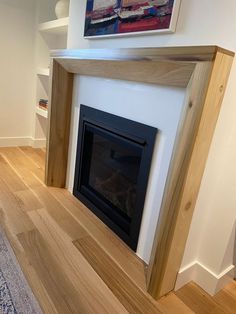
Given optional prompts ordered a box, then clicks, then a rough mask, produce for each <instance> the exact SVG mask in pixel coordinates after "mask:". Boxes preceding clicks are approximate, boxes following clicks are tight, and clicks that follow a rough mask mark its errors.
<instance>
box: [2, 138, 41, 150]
mask: <svg viewBox="0 0 236 314" xmlns="http://www.w3.org/2000/svg"><path fill="white" fill-rule="evenodd" d="M16 146H32V147H34V148H41V147H45V146H46V139H34V138H32V137H0V147H16Z"/></svg>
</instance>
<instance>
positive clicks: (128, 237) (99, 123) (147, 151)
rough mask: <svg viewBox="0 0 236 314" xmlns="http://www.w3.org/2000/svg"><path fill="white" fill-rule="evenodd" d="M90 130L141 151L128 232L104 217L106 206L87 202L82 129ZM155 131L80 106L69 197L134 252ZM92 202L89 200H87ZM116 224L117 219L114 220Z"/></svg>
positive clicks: (151, 128) (83, 134) (133, 122)
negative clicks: (119, 138)
mask: <svg viewBox="0 0 236 314" xmlns="http://www.w3.org/2000/svg"><path fill="white" fill-rule="evenodd" d="M88 126H91V127H92V128H98V129H100V130H102V131H103V132H109V133H110V134H113V135H114V136H119V137H121V138H123V139H124V140H127V141H132V142H133V143H134V144H135V145H138V146H139V147H140V148H142V158H141V163H140V171H139V175H138V184H137V200H136V206H135V212H134V215H133V216H132V219H131V222H130V225H129V231H128V232H127V231H125V229H124V228H121V227H120V226H119V225H118V224H117V223H115V221H114V220H116V219H111V217H109V215H107V214H106V213H105V212H107V213H108V210H109V209H108V208H105V206H106V204H104V203H102V202H100V203H101V206H102V208H103V209H101V208H99V207H98V206H97V204H98V203H99V202H97V204H96V205H95V204H94V203H93V202H92V201H91V199H89V198H88V195H89V191H88V190H86V189H87V188H86V187H85V186H83V184H82V172H83V167H84V166H85V165H84V163H83V158H84V156H85V154H86V152H85V145H84V136H85V128H86V127H88ZM157 131H158V130H157V129H156V128H154V127H150V126H147V125H144V124H141V123H138V122H135V121H132V120H129V119H125V118H122V117H120V116H116V115H113V114H110V113H107V112H103V111H100V110H97V109H94V108H91V107H88V106H85V105H81V106H80V119H79V130H78V142H77V153H76V167H75V179H74V189H73V194H74V195H75V196H76V197H77V198H78V199H79V200H80V201H81V202H82V203H84V204H85V205H86V206H87V207H88V208H89V209H90V210H91V211H92V212H93V213H95V214H96V216H97V217H99V218H100V219H101V220H102V221H103V222H104V223H105V224H106V225H107V226H108V227H110V229H112V230H113V231H114V232H115V233H116V234H117V235H118V236H119V237H120V238H121V239H122V240H123V241H124V242H125V243H126V244H127V245H128V246H129V247H130V248H131V249H133V250H134V251H136V249H137V243H138V237H139V231H140V226H141V221H142V214H143V207H144V202H145V196H146V190H147V185H148V177H149V171H150V167H151V160H152V154H153V149H154V144H155V139H156V134H157ZM91 198H92V197H91ZM117 219H118V220H119V218H118V217H117ZM120 219H122V217H121V218H120Z"/></svg>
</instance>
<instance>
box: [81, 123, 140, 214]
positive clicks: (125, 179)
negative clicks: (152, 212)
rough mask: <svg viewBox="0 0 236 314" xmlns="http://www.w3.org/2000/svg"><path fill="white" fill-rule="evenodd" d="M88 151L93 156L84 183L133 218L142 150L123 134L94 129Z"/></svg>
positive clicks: (88, 130)
mask: <svg viewBox="0 0 236 314" xmlns="http://www.w3.org/2000/svg"><path fill="white" fill-rule="evenodd" d="M85 143H86V146H87V147H86V148H85V150H86V151H88V150H89V151H90V154H91V156H90V157H89V158H88V159H87V162H89V165H88V166H87V167H85V168H84V169H85V170H84V172H83V178H82V180H83V183H84V184H85V185H87V187H88V188H91V189H92V190H94V192H95V193H97V194H98V195H99V196H100V197H102V198H103V199H104V200H105V201H108V202H109V203H111V204H112V206H113V207H114V208H115V209H116V210H118V211H120V213H121V214H123V215H124V216H127V217H128V218H132V215H133V211H134V209H135V203H136V196H137V182H138V175H139V168H140V163H141V157H142V149H141V147H139V145H137V144H136V143H133V142H132V141H129V140H126V139H125V140H124V139H123V138H122V137H120V136H119V135H112V134H107V132H104V131H102V129H101V130H97V129H96V128H93V127H87V128H86V131H85Z"/></svg>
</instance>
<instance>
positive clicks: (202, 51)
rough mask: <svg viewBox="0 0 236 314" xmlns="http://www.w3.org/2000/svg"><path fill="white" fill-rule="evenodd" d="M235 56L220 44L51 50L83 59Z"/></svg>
mask: <svg viewBox="0 0 236 314" xmlns="http://www.w3.org/2000/svg"><path fill="white" fill-rule="evenodd" d="M218 51H221V52H223V53H225V54H228V55H230V56H234V53H233V52H232V51H229V50H226V49H223V48H221V47H218V46H189V47H188V46H184V47H159V48H158V47H157V48H122V49H82V50H76V49H64V50H54V51H52V52H51V56H52V57H53V58H60V59H61V58H65V59H68V58H69V59H81V60H140V61H142V60H152V61H154V60H156V61H158V60H172V61H186V60H188V61H191V60H192V61H193V62H196V61H213V60H214V59H215V54H216V52H218Z"/></svg>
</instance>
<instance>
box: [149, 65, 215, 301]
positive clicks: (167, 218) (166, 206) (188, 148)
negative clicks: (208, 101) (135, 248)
mask: <svg viewBox="0 0 236 314" xmlns="http://www.w3.org/2000/svg"><path fill="white" fill-rule="evenodd" d="M211 71H212V63H211V62H207V63H205V62H204V63H199V64H197V65H196V69H195V71H194V73H193V75H192V78H191V80H190V82H189V85H188V88H187V93H186V97H185V105H184V110H183V112H182V117H181V119H180V124H179V128H178V135H177V138H176V141H175V146H174V150H173V151H174V153H173V156H172V159H171V162H170V167H169V171H168V177H167V182H166V187H165V191H164V196H163V200H162V206H161V210H160V216H159V221H158V225H157V230H156V234H155V238H154V244H153V249H152V255H151V260H150V263H149V266H148V272H147V284H148V288H149V291H150V293H152V294H153V291H155V289H157V286H160V285H159V283H160V282H161V281H162V280H163V279H164V272H165V266H164V265H166V261H167V259H168V255H169V250H168V249H169V248H170V246H171V243H172V241H173V230H174V227H175V224H176V220H177V213H178V211H177V207H178V202H179V199H180V195H181V190H182V188H183V184H184V180H185V175H186V171H187V167H188V164H189V160H190V157H191V152H192V149H193V143H194V139H195V137H196V132H197V129H198V125H199V121H200V117H201V114H202V110H203V104H204V100H205V96H206V92H207V88H208V84H209V80H210V74H211ZM164 247H165V249H163V248H164ZM167 248H168V249H167ZM175 253H177V252H175ZM181 260H182V255H181V256H180V255H179V254H176V256H175V260H174V261H173V262H172V265H173V272H174V273H175V274H176V272H178V270H179V267H180V263H181ZM157 276H158V280H157ZM168 280H169V281H171V283H170V285H172V286H171V288H170V289H169V290H168V289H166V293H167V292H169V291H171V290H173V288H174V286H173V278H172V276H169V277H168ZM166 282H167V281H166ZM155 293H157V292H155ZM160 294H161V293H160ZM164 294H165V293H163V295H164ZM161 295H162V294H161Z"/></svg>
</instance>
